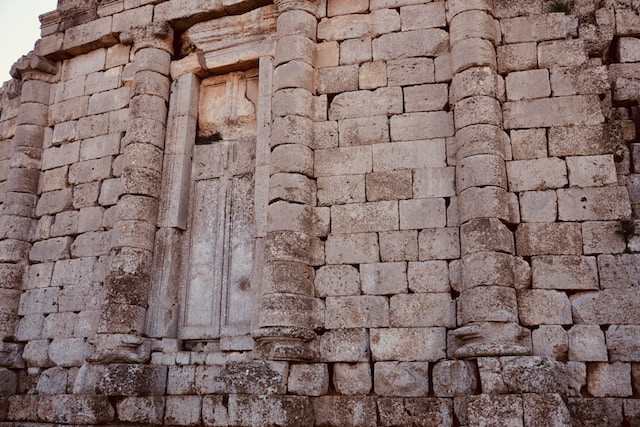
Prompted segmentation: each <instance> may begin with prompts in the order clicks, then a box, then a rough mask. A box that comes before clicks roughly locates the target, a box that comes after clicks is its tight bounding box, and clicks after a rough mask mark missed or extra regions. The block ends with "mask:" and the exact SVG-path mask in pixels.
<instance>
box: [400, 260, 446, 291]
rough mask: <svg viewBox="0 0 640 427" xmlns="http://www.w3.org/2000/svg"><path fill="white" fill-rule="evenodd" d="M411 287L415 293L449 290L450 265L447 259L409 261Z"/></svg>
mask: <svg viewBox="0 0 640 427" xmlns="http://www.w3.org/2000/svg"><path fill="white" fill-rule="evenodd" d="M407 278H408V281H409V289H410V290H411V291H413V292H414V293H421V292H429V293H431V292H443V293H446V292H449V291H450V286H449V266H448V265H447V262H446V261H422V262H409V264H408V266H407Z"/></svg>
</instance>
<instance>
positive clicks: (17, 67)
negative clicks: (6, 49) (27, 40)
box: [10, 52, 58, 81]
mask: <svg viewBox="0 0 640 427" xmlns="http://www.w3.org/2000/svg"><path fill="white" fill-rule="evenodd" d="M57 72H58V67H57V66H56V64H55V63H54V62H51V61H49V60H48V59H47V58H45V57H43V56H39V55H36V54H35V53H33V52H29V53H28V54H26V55H24V56H23V57H21V58H20V59H18V60H17V61H16V63H15V64H13V66H12V67H11V72H10V73H11V77H13V78H15V79H17V80H46V81H49V80H51V78H52V77H53V76H55V75H56V74H57Z"/></svg>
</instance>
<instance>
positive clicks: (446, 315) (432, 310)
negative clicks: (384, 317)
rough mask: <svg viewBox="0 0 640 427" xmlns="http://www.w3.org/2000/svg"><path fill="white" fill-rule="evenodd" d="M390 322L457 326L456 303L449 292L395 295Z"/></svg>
mask: <svg viewBox="0 0 640 427" xmlns="http://www.w3.org/2000/svg"><path fill="white" fill-rule="evenodd" d="M389 322H390V324H391V326H394V327H429V326H445V327H448V328H454V327H455V326H456V303H455V301H452V300H451V295H450V294H449V293H435V292H434V293H431V292H430V293H419V294H408V295H394V296H392V297H391V301H390V315H389Z"/></svg>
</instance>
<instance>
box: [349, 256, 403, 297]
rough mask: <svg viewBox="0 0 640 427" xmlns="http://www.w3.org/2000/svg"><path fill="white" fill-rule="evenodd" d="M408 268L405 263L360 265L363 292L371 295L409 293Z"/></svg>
mask: <svg viewBox="0 0 640 427" xmlns="http://www.w3.org/2000/svg"><path fill="white" fill-rule="evenodd" d="M406 271H407V266H406V264H405V263H404V262H385V263H375V264H362V265H360V282H361V284H362V285H361V286H362V292H363V293H364V294H369V295H389V294H397V293H403V292H407V274H406Z"/></svg>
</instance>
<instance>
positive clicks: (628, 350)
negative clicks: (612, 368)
mask: <svg viewBox="0 0 640 427" xmlns="http://www.w3.org/2000/svg"><path fill="white" fill-rule="evenodd" d="M639 338H640V328H639V327H638V326H636V325H611V326H609V328H608V329H607V331H606V341H607V347H608V349H609V359H610V360H611V361H614V362H637V361H638V354H640V352H639V350H640V344H639V343H640V339H639Z"/></svg>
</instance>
